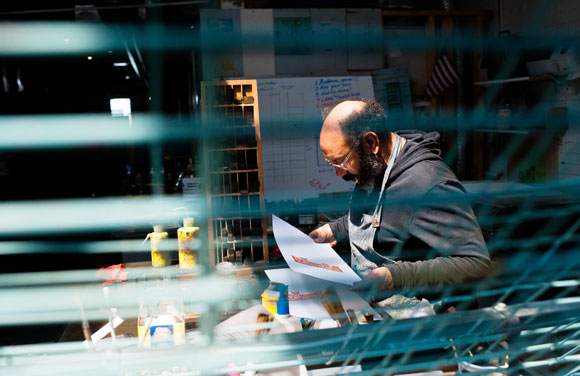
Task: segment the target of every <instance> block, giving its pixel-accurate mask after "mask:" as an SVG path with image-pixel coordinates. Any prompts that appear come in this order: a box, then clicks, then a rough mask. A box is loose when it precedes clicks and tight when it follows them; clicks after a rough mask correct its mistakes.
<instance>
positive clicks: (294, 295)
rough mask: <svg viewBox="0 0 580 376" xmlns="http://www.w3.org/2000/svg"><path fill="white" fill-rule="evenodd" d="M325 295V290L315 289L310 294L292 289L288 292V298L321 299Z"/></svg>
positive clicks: (292, 299)
mask: <svg viewBox="0 0 580 376" xmlns="http://www.w3.org/2000/svg"><path fill="white" fill-rule="evenodd" d="M322 295H324V291H315V292H312V293H310V294H302V293H300V292H298V291H292V292H291V293H289V294H288V300H291V301H294V300H308V299H319V298H321V297H322Z"/></svg>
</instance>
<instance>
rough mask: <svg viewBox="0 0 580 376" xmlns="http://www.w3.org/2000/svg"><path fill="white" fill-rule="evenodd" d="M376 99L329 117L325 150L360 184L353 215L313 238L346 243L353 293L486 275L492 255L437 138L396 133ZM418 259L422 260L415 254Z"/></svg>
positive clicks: (339, 171)
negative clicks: (355, 275)
mask: <svg viewBox="0 0 580 376" xmlns="http://www.w3.org/2000/svg"><path fill="white" fill-rule="evenodd" d="M386 125H387V119H386V115H385V113H384V110H383V108H382V107H381V105H380V104H379V103H378V102H376V101H375V100H363V101H344V102H341V103H339V104H338V105H336V106H335V107H334V108H333V109H332V110H331V111H330V112H329V114H328V115H327V117H326V119H325V120H324V123H323V125H322V130H321V131H320V149H321V150H322V153H323V154H324V156H325V157H326V160H327V162H328V163H329V164H330V165H331V166H333V167H334V169H335V171H336V175H337V176H338V177H340V178H342V179H345V180H348V181H354V182H355V183H356V186H355V189H354V191H353V194H352V197H351V202H350V209H349V213H348V215H346V216H344V217H342V218H339V219H338V220H337V221H336V222H333V223H330V224H326V225H324V226H321V227H319V228H317V229H315V230H314V231H312V232H311V233H310V234H309V235H310V237H311V238H313V239H314V241H315V242H318V243H325V242H327V243H331V244H332V243H335V242H336V241H348V242H349V243H350V249H351V265H352V267H353V269H354V270H355V271H356V272H357V273H358V274H359V275H360V276H361V277H362V278H364V279H363V280H362V281H360V282H358V283H355V285H354V286H353V287H354V288H355V289H368V288H371V287H372V286H375V287H378V288H379V289H382V290H391V289H405V288H415V287H419V286H442V285H446V284H451V283H461V282H464V281H471V280H477V279H480V278H482V277H484V276H485V275H486V274H487V271H488V267H489V261H490V260H489V255H488V252H487V248H486V245H485V241H484V239H483V236H482V233H481V229H480V227H479V225H478V223H477V220H476V218H475V215H474V213H473V210H472V209H471V206H470V203H469V201H468V200H467V199H466V198H465V197H464V195H465V190H464V188H463V186H462V185H461V184H460V183H459V181H458V180H457V178H456V177H455V175H454V174H453V172H452V171H451V170H450V169H449V167H448V166H447V165H445V163H444V162H443V161H442V159H441V157H440V150H439V148H438V140H439V134H437V133H436V132H432V133H429V134H425V133H422V132H416V131H415V132H397V133H393V132H390V131H389V130H388V129H387V126H386ZM417 254H420V256H417Z"/></svg>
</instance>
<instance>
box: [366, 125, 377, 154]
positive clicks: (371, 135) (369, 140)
mask: <svg viewBox="0 0 580 376" xmlns="http://www.w3.org/2000/svg"><path fill="white" fill-rule="evenodd" d="M362 146H363V150H364V151H365V153H369V154H378V152H379V150H380V146H381V144H380V140H379V136H377V134H376V133H375V132H370V131H369V132H367V133H365V134H364V136H363V139H362Z"/></svg>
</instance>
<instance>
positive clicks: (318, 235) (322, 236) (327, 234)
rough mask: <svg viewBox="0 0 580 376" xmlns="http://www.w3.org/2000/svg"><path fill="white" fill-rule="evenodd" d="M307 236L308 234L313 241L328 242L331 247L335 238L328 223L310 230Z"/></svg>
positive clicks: (334, 243)
mask: <svg viewBox="0 0 580 376" xmlns="http://www.w3.org/2000/svg"><path fill="white" fill-rule="evenodd" d="M308 236H310V237H311V238H312V239H313V240H314V242H315V243H330V246H331V247H334V246H335V245H336V239H335V238H334V234H333V233H332V230H331V229H330V225H329V224H328V223H327V224H325V225H322V226H320V227H319V228H317V229H315V230H312V232H311V233H310V234H308Z"/></svg>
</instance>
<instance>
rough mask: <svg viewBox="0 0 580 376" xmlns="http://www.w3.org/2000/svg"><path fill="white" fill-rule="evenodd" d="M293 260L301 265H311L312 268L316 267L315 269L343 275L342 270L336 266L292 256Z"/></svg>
mask: <svg viewBox="0 0 580 376" xmlns="http://www.w3.org/2000/svg"><path fill="white" fill-rule="evenodd" d="M292 258H293V259H294V261H296V262H297V263H299V264H304V265H310V266H314V267H315V268H320V269H326V270H331V271H333V272H340V273H342V270H340V268H339V267H338V266H336V265H333V266H330V265H328V264H317V263H315V262H312V261H310V260H308V259H307V258H306V257H296V256H292Z"/></svg>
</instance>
